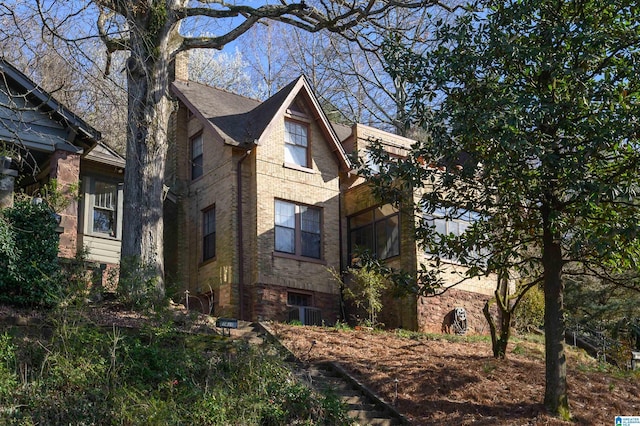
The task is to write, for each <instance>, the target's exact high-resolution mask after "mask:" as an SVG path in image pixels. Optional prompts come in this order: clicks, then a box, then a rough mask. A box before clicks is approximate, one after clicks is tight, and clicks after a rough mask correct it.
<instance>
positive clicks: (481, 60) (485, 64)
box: [370, 0, 640, 417]
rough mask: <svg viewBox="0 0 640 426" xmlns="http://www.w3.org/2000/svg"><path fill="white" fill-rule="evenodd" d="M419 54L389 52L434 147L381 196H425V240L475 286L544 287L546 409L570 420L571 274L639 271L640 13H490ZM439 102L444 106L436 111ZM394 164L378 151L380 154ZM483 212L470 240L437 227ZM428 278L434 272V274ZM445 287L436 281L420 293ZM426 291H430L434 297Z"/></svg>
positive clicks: (511, 8)
mask: <svg viewBox="0 0 640 426" xmlns="http://www.w3.org/2000/svg"><path fill="white" fill-rule="evenodd" d="M482 6H483V7H482V8H481V9H480V10H479V11H478V12H475V13H466V14H464V15H462V16H460V18H459V19H458V20H457V21H456V22H455V23H454V24H443V25H442V26H440V27H439V29H438V30H437V32H436V38H437V39H438V40H439V42H440V48H439V49H437V50H436V51H434V52H433V53H430V54H428V55H425V56H420V55H416V54H414V53H413V52H411V51H410V50H408V49H405V48H403V46H402V45H401V44H400V43H397V42H395V41H394V40H390V41H389V43H388V44H387V47H386V52H385V53H386V58H387V62H388V63H389V64H393V65H394V66H393V67H392V68H393V72H395V73H401V74H402V75H403V76H404V77H407V78H410V79H412V80H411V81H412V82H413V100H414V105H415V106H416V108H417V110H418V111H419V114H418V115H416V120H417V121H418V122H419V123H420V124H421V125H422V126H423V127H424V128H426V129H428V130H429V134H430V137H429V138H427V139H426V140H424V141H422V142H421V143H419V144H417V145H416V146H415V149H414V152H413V153H412V155H410V157H409V158H407V159H406V160H402V161H397V162H391V163H388V164H387V165H386V169H387V170H388V173H381V174H379V175H377V176H371V177H370V178H371V181H372V182H373V183H374V184H375V185H376V186H377V188H378V189H377V190H376V192H377V193H378V195H380V196H384V195H387V196H391V197H395V198H396V199H398V197H400V196H401V195H402V194H406V191H408V190H410V191H418V192H419V193H422V197H421V198H420V200H419V202H418V203H417V206H416V208H417V209H418V210H419V211H420V214H422V213H424V214H425V215H426V216H425V217H424V218H423V219H421V220H420V223H419V226H418V232H417V238H418V239H419V240H421V241H423V242H424V246H425V247H426V248H427V249H428V251H429V252H431V253H433V254H434V262H433V266H435V267H437V266H438V265H441V264H442V262H440V261H439V259H440V257H443V255H447V257H449V258H451V256H455V257H456V258H457V259H458V261H459V262H460V263H462V264H464V265H467V266H468V271H467V277H474V276H479V275H482V274H487V273H491V272H500V271H504V270H512V271H515V272H516V273H517V274H518V275H519V276H520V277H523V278H526V279H527V282H530V283H534V282H536V281H540V282H541V283H542V286H543V289H544V304H545V315H544V327H545V358H546V389H545V397H544V405H545V407H546V409H547V410H548V411H549V412H551V413H553V414H555V415H559V416H561V417H569V416H570V413H569V400H568V396H567V386H566V357H565V351H564V338H565V323H564V303H563V300H564V285H563V279H562V278H563V271H565V270H566V268H568V267H571V268H572V270H574V271H575V270H576V268H581V270H582V272H583V273H585V274H586V273H598V271H602V270H608V271H615V270H629V269H636V268H637V266H638V262H639V261H640V258H639V254H640V251H639V249H638V247H639V244H638V239H637V224H638V221H639V219H640V210H639V209H638V206H639V205H638V203H637V201H636V200H635V196H636V193H637V191H638V188H639V187H640V182H639V181H638V180H639V176H638V173H637V170H638V166H639V165H640V152H639V151H638V142H639V140H638V137H639V135H640V133H639V122H638V117H640V102H639V98H640V80H638V78H637V76H638V75H639V73H640V29H639V25H640V23H639V21H638V19H637V16H638V13H639V12H640V10H639V9H640V7H639V6H638V5H637V3H636V2H635V1H630V0H553V1H551V0H531V1H525V2H523V1H516V0H512V1H506V2H498V1H487V2H485V3H483V4H482ZM436 96H442V97H443V98H444V100H443V102H442V103H441V104H439V106H438V107H437V108H436V107H433V106H432V103H431V100H432V99H433V98H434V97H436ZM373 156H374V157H375V158H376V159H378V160H379V161H384V160H388V158H385V154H384V152H383V151H382V150H381V149H378V150H376V152H375V154H374V155H373ZM442 207H446V208H448V209H447V210H446V217H447V218H455V217H458V216H460V215H461V214H463V213H464V212H468V211H474V212H476V213H475V219H476V221H475V222H474V223H473V225H472V226H470V227H469V229H467V231H466V232H465V233H464V234H462V236H460V237H454V236H453V235H437V234H436V233H435V230H434V228H433V227H431V226H430V223H429V221H428V215H429V214H432V213H433V212H434V210H435V209H436V208H442ZM426 269H428V268H425V270H426ZM441 284H442V281H438V280H437V279H434V280H430V281H429V283H427V284H426V285H425V287H423V289H422V290H423V292H434V291H436V289H435V287H434V286H436V287H437V286H438V285H441ZM429 285H432V286H431V287H430V286H429Z"/></svg>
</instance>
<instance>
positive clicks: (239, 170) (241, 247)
mask: <svg viewBox="0 0 640 426" xmlns="http://www.w3.org/2000/svg"><path fill="white" fill-rule="evenodd" d="M250 154H251V150H247V152H245V154H244V155H243V156H242V158H240V159H239V160H238V163H237V165H236V184H237V186H238V194H237V197H238V198H237V203H238V218H237V223H236V226H237V233H238V300H239V304H240V319H241V320H244V243H243V223H242V218H243V215H242V162H243V161H244V160H246V158H247V157H248V156H249V155H250Z"/></svg>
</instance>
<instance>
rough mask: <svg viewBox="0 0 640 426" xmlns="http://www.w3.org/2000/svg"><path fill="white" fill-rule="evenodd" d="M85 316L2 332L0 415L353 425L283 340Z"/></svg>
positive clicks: (13, 420) (58, 420)
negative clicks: (268, 342) (262, 341)
mask: <svg viewBox="0 0 640 426" xmlns="http://www.w3.org/2000/svg"><path fill="white" fill-rule="evenodd" d="M84 317H85V316H84V315H83V312H82V310H78V309H74V308H69V309H66V310H60V311H56V312H55V313H54V314H52V316H51V317H50V321H51V323H52V324H53V331H52V336H51V337H50V338H49V339H43V338H42V337H38V336H34V335H31V336H27V337H16V336H13V337H12V336H10V335H8V334H6V333H5V334H4V335H1V336H0V404H2V406H3V409H2V410H0V423H1V424H113V425H118V424H129V425H148V424H163V425H182V424H198V425H229V424H243V425H283V424H308V425H314V424H330V425H347V424H350V423H349V420H348V418H347V417H346V411H345V408H344V407H343V406H342V405H341V403H340V401H339V400H337V399H336V398H335V397H334V396H332V395H317V394H315V393H314V392H313V391H312V390H311V389H310V388H309V387H307V385H305V384H303V383H301V382H299V381H298V380H297V378H296V376H295V375H294V374H293V372H292V371H291V370H290V368H289V367H288V366H287V365H286V364H284V363H283V361H282V357H281V356H280V355H279V353H278V351H277V350H275V348H271V347H265V348H260V347H254V346H249V345H248V344H246V343H245V342H234V341H228V340H226V339H220V338H219V337H216V336H204V335H203V336H194V335H190V334H183V333H180V332H178V331H176V330H175V329H174V328H173V327H172V326H171V325H170V324H169V323H164V324H163V325H162V326H160V327H148V328H145V329H142V330H139V331H133V330H127V331H123V330H118V329H116V328H113V329H111V330H105V329H102V328H98V327H96V326H94V325H92V324H91V323H90V322H88V321H87V320H86V319H84ZM37 348H39V349H37ZM34 349H35V350H34ZM7 407H15V408H13V409H9V408H7ZM5 408H6V409H5Z"/></svg>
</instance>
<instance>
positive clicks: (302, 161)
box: [284, 144, 307, 167]
mask: <svg viewBox="0 0 640 426" xmlns="http://www.w3.org/2000/svg"><path fill="white" fill-rule="evenodd" d="M284 162H285V163H291V164H297V165H298V166H301V167H307V148H305V147H302V146H297V145H289V144H285V146H284Z"/></svg>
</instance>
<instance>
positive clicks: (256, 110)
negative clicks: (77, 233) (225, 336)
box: [165, 58, 495, 331]
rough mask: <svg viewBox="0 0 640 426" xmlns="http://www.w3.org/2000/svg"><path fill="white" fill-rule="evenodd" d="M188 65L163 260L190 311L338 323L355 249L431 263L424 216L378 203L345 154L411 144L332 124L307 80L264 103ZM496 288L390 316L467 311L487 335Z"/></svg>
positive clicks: (416, 320)
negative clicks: (421, 237) (210, 82)
mask: <svg viewBox="0 0 640 426" xmlns="http://www.w3.org/2000/svg"><path fill="white" fill-rule="evenodd" d="M184 63H185V59H184V58H178V60H177V62H176V81H175V82H174V84H173V86H172V90H173V93H174V95H175V96H176V98H177V99H178V108H177V112H176V113H175V117H174V120H173V131H172V135H173V136H172V137H170V139H171V141H172V142H171V146H170V147H169V152H170V153H173V154H174V155H173V156H171V158H169V160H168V163H167V177H166V180H165V184H166V186H168V187H169V189H168V192H167V200H166V202H165V267H166V271H167V280H168V282H173V283H174V285H176V286H177V287H178V288H183V289H185V290H188V292H189V294H190V295H191V296H188V299H189V300H191V302H190V305H191V306H196V305H197V306H198V307H202V308H204V309H205V310H208V311H209V312H212V313H213V314H214V315H216V316H232V317H237V318H241V319H245V320H257V319H262V318H265V319H266V318H268V319H275V320H291V319H297V320H300V321H302V322H304V323H319V322H320V321H321V320H324V321H326V322H328V323H332V322H334V321H335V320H336V319H337V318H339V317H340V316H341V315H342V314H343V312H340V310H341V300H340V299H341V298H340V290H339V287H338V285H337V283H336V282H335V281H334V280H333V278H332V274H331V272H330V271H329V269H330V268H331V269H334V270H336V271H341V270H344V269H345V268H346V267H347V266H348V265H349V264H350V261H351V254H352V253H353V250H354V248H355V247H356V246H361V247H365V248H369V249H370V250H371V251H372V252H374V253H376V255H377V256H378V257H379V258H381V259H384V260H385V261H386V262H388V263H389V264H390V265H391V266H394V267H402V268H403V269H405V270H408V271H415V270H416V268H418V265H419V263H420V262H421V261H422V262H424V261H425V259H426V258H427V254H425V253H422V252H421V251H420V250H419V249H418V248H417V247H416V243H415V240H414V239H413V235H414V230H413V226H414V224H415V218H414V215H413V212H410V213H406V212H400V211H397V210H396V209H395V208H394V207H393V206H391V205H382V206H381V205H379V204H378V203H376V201H375V199H374V198H373V197H372V196H371V193H370V189H369V187H368V185H367V183H366V182H365V181H364V179H363V178H361V177H359V176H358V174H357V171H356V170H353V169H352V166H351V164H350V161H349V160H348V153H354V152H358V153H360V154H361V155H365V154H366V146H367V144H369V143H370V141H371V140H373V139H378V140H382V141H383V143H384V145H385V147H386V149H387V150H388V151H389V152H390V153H391V154H392V155H395V156H399V157H401V156H404V155H406V153H407V152H408V149H409V146H410V145H411V143H413V142H414V141H412V140H410V139H407V138H403V137H400V136H396V135H393V134H390V133H387V132H383V131H380V130H377V129H373V128H371V127H368V126H363V125H359V124H357V125H354V126H353V127H346V126H342V125H334V124H332V123H330V122H329V121H328V119H327V117H326V115H325V113H324V112H323V110H322V108H321V106H320V103H319V102H318V99H317V98H316V97H315V95H314V93H313V90H312V88H311V87H310V85H309V83H308V81H307V80H306V79H305V78H304V77H300V78H299V79H296V80H295V81H293V82H291V83H290V84H289V85H287V86H286V87H284V88H283V89H282V90H280V91H279V92H278V93H276V94H275V95H273V96H272V97H271V98H269V99H267V100H266V101H264V102H259V101H256V100H253V99H248V98H245V97H242V96H238V95H234V94H231V93H229V92H226V91H224V90H219V89H214V88H212V87H209V86H206V85H202V84H198V83H195V82H191V81H188V79H187V73H186V68H185V66H184ZM434 220H437V218H435V219H434ZM443 225H445V226H446V225H447V224H443ZM451 268H452V269H453V270H456V269H460V268H461V267H460V266H459V265H456V264H455V262H453V261H452V262H451ZM494 288H495V283H494V282H493V281H492V279H491V278H488V279H486V280H479V281H478V282H474V285H473V286H466V287H460V288H459V289H455V290H450V291H448V292H447V293H446V295H445V296H442V297H439V298H428V299H427V298H422V297H418V298H416V297H415V296H413V297H405V298H403V299H393V298H391V297H387V298H386V299H385V311H384V312H383V314H382V315H381V318H380V319H381V321H382V322H384V323H385V324H386V325H387V326H389V327H404V328H407V329H420V330H424V331H427V330H430V331H440V329H441V327H442V325H443V321H446V319H445V317H447V316H448V315H449V314H450V312H452V311H453V310H454V308H457V307H464V308H465V309H466V310H467V312H468V313H469V317H470V323H471V327H472V329H473V330H475V331H482V330H483V326H484V324H485V321H484V319H482V313H481V309H482V306H483V304H484V301H485V300H487V298H488V297H490V295H491V294H492V292H493V289H494ZM194 295H200V296H201V297H199V298H198V299H195V298H192V297H193V296H194Z"/></svg>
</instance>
